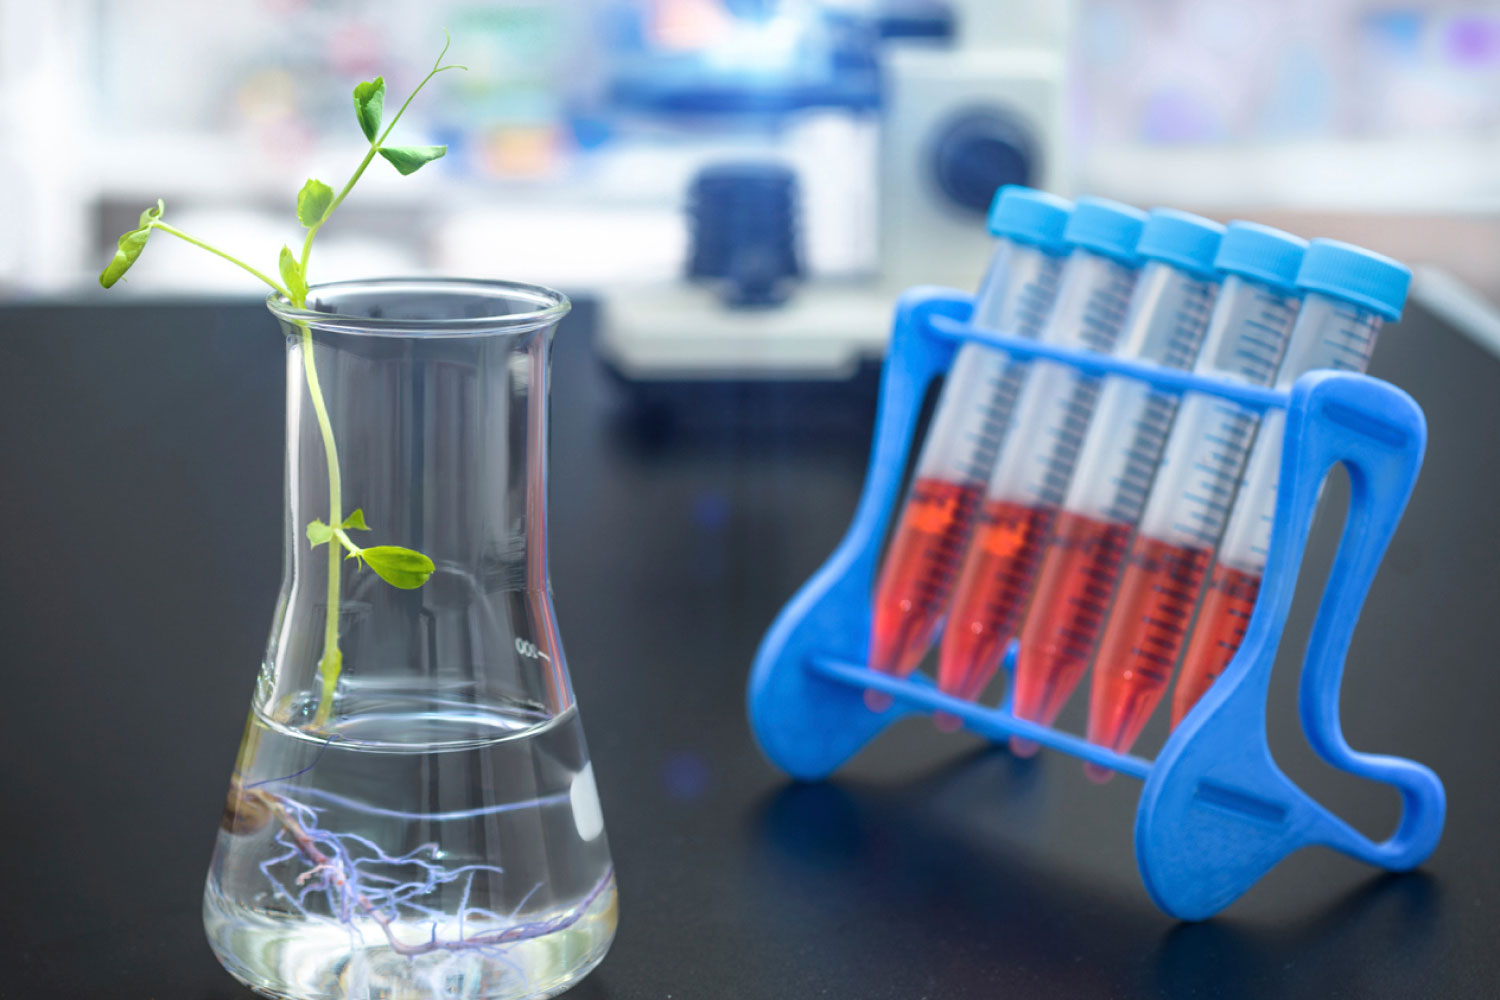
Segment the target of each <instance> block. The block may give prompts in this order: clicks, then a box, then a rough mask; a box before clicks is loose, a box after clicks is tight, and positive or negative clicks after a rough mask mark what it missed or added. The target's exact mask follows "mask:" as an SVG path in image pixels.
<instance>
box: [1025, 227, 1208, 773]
mask: <svg viewBox="0 0 1500 1000" xmlns="http://www.w3.org/2000/svg"><path fill="white" fill-rule="evenodd" d="M1223 233H1224V227H1223V226H1220V225H1219V224H1218V223H1216V222H1210V221H1209V220H1207V219H1202V218H1199V217H1198V216H1195V215H1189V214H1188V213H1186V212H1178V211H1175V210H1172V209H1156V210H1154V211H1152V212H1151V214H1150V216H1149V217H1148V218H1147V220H1146V225H1145V228H1144V229H1143V230H1142V232H1141V241H1140V244H1139V246H1138V247H1137V252H1138V253H1139V254H1140V256H1141V257H1142V258H1143V259H1144V260H1145V261H1146V265H1145V268H1144V269H1143V270H1142V272H1141V277H1140V280H1139V281H1138V282H1137V284H1136V288H1135V295H1134V297H1133V298H1132V300H1131V307H1130V317H1129V319H1128V320H1127V321H1126V323H1125V331H1124V333H1123V334H1121V336H1120V341H1119V343H1118V344H1117V345H1116V347H1115V353H1116V354H1118V355H1120V356H1122V357H1130V358H1136V359H1139V360H1142V361H1150V362H1154V363H1156V364H1158V365H1161V366H1162V367H1165V368H1179V369H1185V368H1190V367H1192V364H1193V360H1194V359H1195V358H1196V357H1197V356H1198V349H1199V347H1200V345H1201V344H1202V343H1203V335H1204V331H1205V330H1206V329H1207V328H1208V321H1209V316H1210V314H1211V313H1212V311H1213V305H1214V298H1215V296H1216V295H1217V294H1218V291H1219V275H1218V272H1217V271H1215V270H1214V256H1215V254H1216V253H1217V252H1218V249H1219V241H1220V238H1221V237H1222V236H1223ZM1176 411H1177V397H1176V396H1175V395H1173V394H1171V393H1164V392H1160V391H1158V390H1155V389H1153V388H1152V387H1151V386H1150V385H1148V384H1146V383H1144V382H1141V381H1138V380H1135V379H1128V378H1124V377H1123V376H1111V377H1109V378H1106V379H1105V380H1104V383H1103V387H1102V389H1101V390H1100V392H1099V402H1098V405H1097V406H1096V408H1095V411H1094V419H1093V423H1092V424H1091V425H1090V427H1089V430H1088V434H1087V436H1086V437H1085V438H1084V442H1083V447H1082V449H1081V451H1080V453H1079V458H1078V462H1077V468H1076V469H1075V470H1074V473H1073V479H1072V483H1071V484H1070V485H1069V487H1068V492H1067V497H1066V499H1065V500H1064V501H1063V505H1062V509H1061V511H1060V512H1059V513H1058V515H1057V518H1056V522H1055V524H1054V527H1053V530H1052V533H1051V535H1050V536H1049V537H1048V538H1047V539H1046V541H1045V543H1044V546H1043V552H1042V557H1041V560H1042V561H1041V569H1040V571H1039V573H1038V575H1037V582H1036V586H1035V589H1034V590H1033V593H1032V597H1031V606H1030V610H1029V611H1028V612H1027V617H1026V624H1025V626H1024V627H1023V628H1022V630H1021V636H1020V639H1021V647H1020V656H1019V659H1018V660H1017V663H1016V680H1015V694H1014V696H1013V698H1012V710H1013V711H1014V712H1015V713H1016V715H1018V716H1019V717H1021V718H1023V719H1030V720H1033V721H1035V722H1041V723H1043V724H1051V723H1052V721H1053V720H1054V719H1055V718H1056V717H1057V714H1058V712H1059V711H1061V709H1062V707H1063V704H1064V703H1065V702H1066V701H1067V699H1068V696H1069V695H1071V694H1072V693H1073V688H1074V687H1075V686H1076V685H1077V684H1078V681H1079V679H1080V678H1081V677H1082V676H1083V673H1084V670H1085V669H1087V667H1088V663H1089V656H1090V654H1091V653H1093V651H1094V644H1095V643H1096V642H1097V641H1098V638H1099V632H1100V631H1101V630H1102V629H1103V627H1104V621H1105V616H1106V615H1107V614H1108V613H1109V606H1110V599H1111V598H1112V597H1113V596H1114V589H1115V581H1116V579H1117V577H1118V574H1119V569H1120V562H1121V560H1122V559H1123V558H1124V557H1125V550H1126V546H1127V544H1128V543H1129V541H1130V535H1131V533H1132V532H1133V531H1134V530H1135V525H1136V521H1137V520H1139V518H1140V514H1141V508H1142V506H1144V504H1145V502H1146V494H1147V491H1148V490H1150V488H1151V480H1152V477H1153V476H1154V475H1155V474H1156V465H1157V462H1158V460H1159V459H1160V458H1161V449H1162V446H1163V445H1164V444H1165V443H1166V440H1167V433H1168V431H1169V430H1170V429H1171V426H1172V418H1173V416H1174V415H1175V414H1176ZM1011 746H1012V748H1013V749H1014V750H1016V752H1018V753H1022V754H1026V753H1031V752H1035V749H1036V748H1035V744H1033V743H1031V742H1030V741H1026V740H1012V741H1011Z"/></svg>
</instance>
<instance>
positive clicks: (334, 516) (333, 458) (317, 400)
mask: <svg viewBox="0 0 1500 1000" xmlns="http://www.w3.org/2000/svg"><path fill="white" fill-rule="evenodd" d="M447 52H448V46H447V45H446V44H445V45H444V46H443V51H442V52H440V53H439V54H438V57H437V61H436V62H434V63H433V65H432V72H430V73H428V74H427V75H426V76H425V77H423V78H422V82H421V83H419V84H417V86H416V89H415V90H413V91H412V92H411V95H410V96H409V97H407V99H406V103H405V104H402V105H401V108H400V110H398V111H397V112H396V116H395V117H394V118H392V119H391V122H390V124H389V125H387V126H386V129H385V131H384V132H382V133H381V134H380V137H379V138H378V139H376V140H375V141H374V142H372V143H370V148H369V150H368V151H367V152H366V153H365V158H364V159H362V160H360V161H359V166H358V167H356V168H355V170H354V173H353V175H352V176H351V177H350V178H349V180H348V181H347V182H345V184H344V187H343V189H342V190H340V191H339V193H338V195H337V196H336V197H335V198H334V199H333V202H332V203H331V204H330V205H329V206H328V211H326V212H324V213H323V217H322V218H321V219H319V220H318V221H317V222H315V223H313V224H312V225H311V226H308V227H307V236H306V237H305V238H304V239H303V240H302V259H301V262H300V265H299V266H300V268H301V272H302V277H303V282H304V283H306V280H307V263H308V260H309V258H311V256H312V245H313V238H314V237H315V236H317V235H318V230H320V229H322V228H323V223H325V222H327V221H328V220H329V219H330V218H332V217H333V213H334V212H335V211H337V210H338V207H339V206H340V205H342V204H343V203H344V199H345V198H347V197H348V196H349V192H350V191H352V190H354V185H355V184H357V183H358V182H359V179H360V178H361V177H363V176H364V173H365V170H366V169H367V168H368V167H369V166H370V162H371V161H372V160H374V159H375V154H376V153H378V152H380V146H381V144H382V143H384V142H385V140H386V137H387V136H389V135H390V134H391V129H393V128H395V127H396V123H397V122H399V121H400V120H401V116H402V115H403V114H404V113H405V112H406V108H407V106H408V105H410V104H411V102H412V98H414V97H416V96H417V94H419V93H420V92H421V90H422V88H423V87H425V86H427V81H429V80H431V79H432V78H433V77H435V76H437V75H438V74H439V73H441V72H443V70H446V69H462V68H463V67H461V66H443V65H441V64H442V61H443V56H444V55H446V54H447ZM158 225H160V223H158ZM162 228H163V229H166V230H167V231H168V232H171V233H173V234H174V235H176V236H181V237H182V238H183V239H185V240H188V241H189V242H191V243H198V241H197V240H194V239H192V238H191V237H189V236H187V235H186V234H184V233H180V232H177V231H176V230H174V229H171V227H169V226H162ZM198 245H199V246H201V247H203V248H204V249H206V250H209V251H212V252H213V253H217V254H219V256H220V257H224V258H225V259H226V260H229V261H231V262H233V263H235V264H239V265H240V266H241V267H243V268H245V270H247V271H249V272H250V273H252V274H254V275H255V276H256V277H257V278H260V279H261V280H262V281H264V282H266V283H267V284H269V285H270V286H271V287H272V288H275V289H276V290H277V291H279V292H281V294H282V295H285V296H286V297H287V299H288V300H290V301H291V303H292V305H294V306H296V307H297V308H299V309H304V308H306V307H307V301H306V299H307V297H306V296H305V295H303V296H299V297H297V298H293V297H292V295H291V294H290V293H288V292H287V290H286V289H284V288H282V287H281V286H280V285H278V284H276V283H275V282H274V281H271V279H269V278H267V277H266V276H265V275H263V274H261V273H260V272H259V271H256V270H255V269H254V268H252V267H250V266H248V265H246V264H243V263H240V262H239V261H237V260H235V259H234V258H233V257H229V256H228V255H227V254H223V253H219V251H217V250H214V248H213V247H211V246H208V245H207V244H204V243H198ZM297 325H298V326H299V327H301V328H302V369H303V371H304V372H305V373H306V375H307V394H308V395H309V396H311V397H312V404H313V410H314V412H315V413H317V416H318V429H319V430H320V431H321V432H322V434H323V454H324V457H325V458H327V460H328V508H329V510H328V524H329V525H330V526H331V527H333V528H334V529H336V530H338V533H339V540H340V541H341V542H343V543H345V544H351V545H352V543H350V542H349V538H348V536H347V535H345V534H343V532H342V530H341V529H340V527H339V526H340V525H341V524H343V521H344V510H343V506H344V497H343V479H342V476H341V475H340V473H339V453H338V445H337V444H336V443H335V442H334V439H333V424H332V423H331V422H330V421H329V419H328V407H327V405H326V404H325V403H324V401H323V389H322V387H321V386H320V385H319V383H318V368H317V365H316V363H315V362H314V360H313V339H312V328H311V327H310V326H309V325H308V323H307V322H306V321H305V320H298V321H297ZM354 551H358V550H357V548H355V549H354ZM341 555H342V550H341V549H340V547H339V546H338V545H334V544H333V543H332V542H330V543H329V545H328V614H327V618H326V620H325V621H324V623H323V656H322V658H321V659H320V660H318V674H319V675H320V676H321V677H322V680H323V687H322V692H321V693H320V694H319V696H318V710H317V713H316V714H315V715H314V716H313V728H314V729H321V728H322V727H323V726H325V725H327V724H328V717H329V715H330V714H332V712H333V694H334V690H335V689H336V688H337V686H338V680H339V673H340V672H341V671H342V670H343V668H344V654H343V653H342V652H341V651H340V650H339V586H340V583H341V582H342V581H341V573H342V570H343V565H342V563H343V560H342V558H341Z"/></svg>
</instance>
